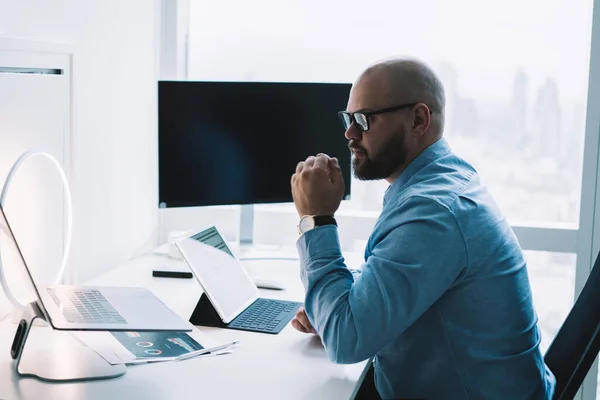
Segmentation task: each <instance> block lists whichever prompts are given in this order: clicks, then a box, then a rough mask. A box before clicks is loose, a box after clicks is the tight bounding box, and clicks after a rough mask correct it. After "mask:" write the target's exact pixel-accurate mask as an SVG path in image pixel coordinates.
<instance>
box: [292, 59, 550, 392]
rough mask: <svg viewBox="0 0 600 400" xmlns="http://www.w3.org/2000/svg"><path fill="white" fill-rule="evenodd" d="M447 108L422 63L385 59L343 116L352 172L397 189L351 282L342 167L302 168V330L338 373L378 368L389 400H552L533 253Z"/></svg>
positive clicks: (362, 81) (296, 187)
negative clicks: (532, 275)
mask: <svg viewBox="0 0 600 400" xmlns="http://www.w3.org/2000/svg"><path fill="white" fill-rule="evenodd" d="M444 107H445V96H444V89H443V86H442V83H441V82H440V80H439V79H438V77H437V76H436V75H435V73H434V72H433V71H432V70H431V69H430V68H429V67H428V66H427V65H425V64H424V63H422V62H420V61H419V60H415V59H409V58H397V59H391V60H385V61H381V62H379V63H377V64H375V65H372V66H371V67H369V68H368V69H366V70H365V71H364V72H363V73H362V74H361V75H360V77H359V78H358V79H357V81H356V82H355V83H354V85H353V86H352V89H351V92H350V98H349V101H348V106H347V111H345V112H341V113H340V117H341V119H342V122H343V124H344V128H345V129H346V134H345V135H346V139H348V141H349V143H348V145H349V147H350V149H351V150H352V153H353V161H352V166H353V170H354V174H355V176H356V177H357V178H358V179H363V180H373V179H385V180H386V181H387V182H388V183H389V184H390V186H389V188H388V189H387V191H386V193H385V195H384V198H383V209H382V212H381V215H380V216H379V219H378V221H377V223H376V224H375V227H374V229H373V231H372V232H371V235H370V237H369V240H368V243H367V246H366V249H365V262H364V264H363V265H362V267H361V268H360V270H359V271H355V272H353V271H350V270H349V269H348V267H347V266H346V265H345V263H344V258H343V257H342V253H341V250H340V244H339V240H338V234H337V227H336V224H335V219H334V218H333V216H334V214H335V212H336V210H337V209H338V207H339V204H340V201H341V199H342V195H343V192H344V182H343V178H342V174H341V171H340V167H339V165H338V163H337V160H336V159H335V158H329V157H328V156H327V155H324V154H319V155H317V156H316V157H312V156H311V157H308V158H307V159H306V161H304V162H300V163H299V164H298V166H297V168H296V172H295V174H293V176H292V180H291V184H292V194H293V197H294V203H295V205H296V209H297V211H298V214H299V215H300V217H301V220H300V223H299V229H300V231H301V232H302V233H301V236H300V238H299V239H298V242H297V248H298V252H299V255H300V260H301V278H302V281H303V283H304V286H305V289H306V298H305V303H304V307H305V310H301V311H299V312H298V314H297V317H296V319H294V320H293V322H292V323H293V325H294V327H296V329H299V330H301V331H303V332H313V333H316V334H318V335H319V336H320V338H321V341H322V342H323V344H324V347H325V350H326V352H327V354H328V356H329V357H330V359H331V360H332V361H333V362H336V363H356V362H359V361H362V360H366V359H369V358H371V357H374V371H375V372H374V373H375V384H376V388H377V391H378V393H379V395H380V396H381V397H382V398H385V399H387V398H421V399H429V400H434V399H486V400H494V399H499V400H507V399H510V400H519V399H527V400H532V399H551V397H552V394H553V391H554V385H555V379H554V376H553V375H552V373H551V372H550V371H549V369H548V368H547V367H546V365H545V364H544V360H543V357H542V354H541V352H540V349H539V344H540V339H541V338H540V332H539V330H538V327H537V324H536V323H537V317H536V314H535V311H534V308H533V304H532V295H531V289H530V286H529V280H528V276H527V270H526V263H525V260H524V257H523V253H522V251H521V249H520V246H519V243H518V241H517V239H516V237H515V235H514V233H513V231H512V230H511V228H510V226H509V224H508V222H507V221H506V219H505V218H504V217H503V215H502V213H501V211H500V210H499V209H498V207H497V205H496V204H495V203H494V201H493V199H492V198H491V196H490V195H489V193H488V192H487V191H486V189H485V188H484V187H483V186H482V184H481V183H480V180H479V176H478V174H477V172H476V171H475V169H474V168H473V167H472V166H471V165H469V164H468V163H467V162H466V161H464V160H462V159H461V158H459V157H458V156H456V155H455V154H453V153H452V151H451V149H450V147H449V145H448V143H447V141H446V139H444V138H443V129H444ZM325 134H326V133H325ZM499 167H500V166H499ZM311 216H317V217H311Z"/></svg>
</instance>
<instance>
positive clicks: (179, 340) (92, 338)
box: [71, 328, 233, 365]
mask: <svg viewBox="0 0 600 400" xmlns="http://www.w3.org/2000/svg"><path fill="white" fill-rule="evenodd" d="M71 333H72V334H73V336H75V337H76V338H77V339H79V340H80V341H81V342H83V343H84V344H85V345H87V346H88V347H90V348H91V349H93V350H94V351H95V352H96V353H98V354H99V355H100V356H101V357H102V358H104V359H105V360H106V361H107V362H108V363H110V364H112V365H116V364H143V363H149V362H160V361H174V360H180V359H185V358H191V357H205V356H210V355H218V354H224V353H227V352H230V350H231V347H233V345H231V346H230V344H223V343H219V342H217V341H215V340H214V339H212V338H211V337H210V336H208V335H206V334H205V333H203V332H201V331H200V330H199V329H197V328H194V330H193V331H191V332H135V331H133V332H106V331H101V332H94V331H77V332H71Z"/></svg>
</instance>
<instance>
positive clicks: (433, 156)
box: [383, 138, 452, 205]
mask: <svg viewBox="0 0 600 400" xmlns="http://www.w3.org/2000/svg"><path fill="white" fill-rule="evenodd" d="M451 151H452V149H451V148H450V145H449V144H448V141H447V140H446V139H445V138H440V139H439V140H437V141H436V142H435V143H433V144H432V145H430V146H429V147H428V148H426V149H425V150H423V151H422V152H421V154H419V155H418V156H417V157H415V159H414V160H412V161H411V162H410V163H409V164H408V165H407V166H406V168H405V169H404V171H402V173H401V174H400V176H399V177H398V178H396V180H395V181H394V183H392V184H391V185H390V186H389V187H388V188H387V189H386V191H385V194H384V196H383V205H385V204H386V203H387V202H388V201H389V200H390V199H391V198H392V197H394V196H395V195H396V194H397V193H399V192H400V190H401V189H402V188H403V187H404V185H405V184H406V182H408V181H409V179H410V178H412V177H413V175H415V174H416V173H417V172H419V171H420V170H421V169H423V167H425V166H426V165H428V164H430V163H431V162H432V161H435V160H437V159H439V158H442V157H444V156H446V155H448V154H450V152H451Z"/></svg>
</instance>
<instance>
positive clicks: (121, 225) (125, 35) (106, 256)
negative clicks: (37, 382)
mask: <svg viewBox="0 0 600 400" xmlns="http://www.w3.org/2000/svg"><path fill="white" fill-rule="evenodd" d="M159 14H160V4H159V1H158V0H103V1H95V0H53V1H45V0H27V1H18V2H17V1H13V0H0V35H1V36H9V37H18V38H28V39H36V40H44V41H61V42H70V43H72V44H73V45H74V50H75V58H74V68H73V74H74V96H73V99H74V127H73V128H74V129H73V135H74V136H73V138H72V149H71V152H72V154H71V156H72V166H73V169H72V171H71V172H72V174H71V186H72V188H73V200H74V206H75V208H74V212H75V213H74V238H73V251H72V257H71V260H72V262H71V265H72V266H74V267H75V268H77V271H78V278H79V279H78V280H79V281H82V280H85V279H87V278H90V277H92V276H94V275H96V274H98V273H100V272H102V271H105V270H107V269H109V268H112V267H114V266H115V265H117V264H118V263H120V262H122V261H124V260H126V259H128V258H129V257H131V256H132V255H133V254H134V253H136V251H138V250H139V248H140V247H141V246H142V245H144V244H147V242H148V238H149V237H150V235H151V234H152V233H153V230H154V228H155V226H156V223H157V190H158V188H157V185H158V183H157V172H156V171H157V156H156V154H157V140H156V129H157V121H156V108H157V95H156V86H157V84H156V81H157V79H158V50H159V49H158V44H159V28H160V15H159ZM49 101H51V99H49ZM1 142H2V138H1V136H0V145H2V144H1ZM0 179H3V178H0ZM49 234H50V233H49Z"/></svg>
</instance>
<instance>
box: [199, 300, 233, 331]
mask: <svg viewBox="0 0 600 400" xmlns="http://www.w3.org/2000/svg"><path fill="white" fill-rule="evenodd" d="M190 322H191V323H192V325H199V326H218V327H221V328H222V327H225V326H227V324H225V323H224V322H223V321H222V320H221V317H219V314H217V311H216V310H215V308H214V307H213V305H212V303H211V302H210V300H209V299H208V296H206V293H202V296H200V300H198V304H197V305H196V308H195V309H194V312H193V313H192V315H191V316H190Z"/></svg>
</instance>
